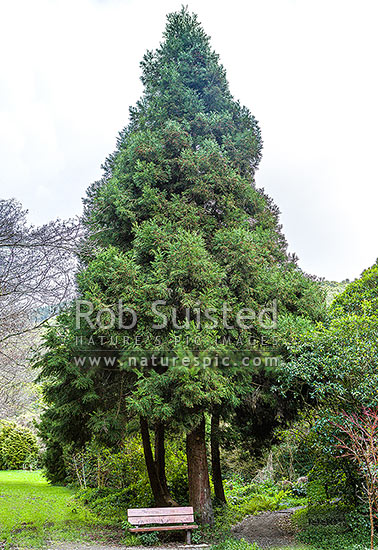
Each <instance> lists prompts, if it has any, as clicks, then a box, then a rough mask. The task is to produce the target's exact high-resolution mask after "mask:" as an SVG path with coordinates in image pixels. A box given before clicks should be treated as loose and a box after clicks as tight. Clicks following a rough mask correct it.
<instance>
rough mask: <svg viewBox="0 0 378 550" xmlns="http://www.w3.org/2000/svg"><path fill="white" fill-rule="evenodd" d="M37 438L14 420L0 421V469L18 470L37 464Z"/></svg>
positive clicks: (33, 466)
mask: <svg viewBox="0 0 378 550" xmlns="http://www.w3.org/2000/svg"><path fill="white" fill-rule="evenodd" d="M38 459H39V448H38V443H37V438H36V437H35V435H34V434H33V433H32V432H31V431H30V430H29V429H27V428H24V427H22V426H18V425H17V424H15V423H14V422H7V421H5V420H2V421H0V470H20V469H23V468H36V467H37V466H38Z"/></svg>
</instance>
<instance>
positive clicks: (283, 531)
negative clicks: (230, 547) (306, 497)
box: [232, 508, 298, 548]
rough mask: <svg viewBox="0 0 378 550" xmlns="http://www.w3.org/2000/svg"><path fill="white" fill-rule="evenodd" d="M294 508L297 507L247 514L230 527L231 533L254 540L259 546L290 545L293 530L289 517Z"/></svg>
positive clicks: (240, 537) (292, 540) (292, 539)
mask: <svg viewBox="0 0 378 550" xmlns="http://www.w3.org/2000/svg"><path fill="white" fill-rule="evenodd" d="M295 510H298V508H288V509H286V510H279V511H277V512H263V513H261V514H258V515H257V516H247V517H246V518H244V519H243V521H241V522H240V523H238V524H237V525H235V526H234V527H233V528H232V531H233V534H234V535H235V536H236V537H237V538H239V539H245V540H246V541H248V542H256V543H257V544H258V545H259V546H260V547H261V548H276V547H282V546H292V545H293V542H294V532H293V529H292V525H291V521H290V518H291V515H292V514H293V513H294V512H295Z"/></svg>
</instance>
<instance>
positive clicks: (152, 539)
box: [139, 531, 160, 546]
mask: <svg viewBox="0 0 378 550" xmlns="http://www.w3.org/2000/svg"><path fill="white" fill-rule="evenodd" d="M139 539H140V542H141V543H142V544H143V546H157V545H158V544H160V540H159V535H158V534H157V533H156V532H155V531H152V532H151V533H143V534H142V535H139Z"/></svg>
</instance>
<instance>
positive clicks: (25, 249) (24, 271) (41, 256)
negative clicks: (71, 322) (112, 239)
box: [0, 200, 81, 416]
mask: <svg viewBox="0 0 378 550" xmlns="http://www.w3.org/2000/svg"><path fill="white" fill-rule="evenodd" d="M80 233H81V229H80V223H79V222H78V221H77V220H69V221H60V220H56V221H52V222H50V223H48V224H46V225H43V226H40V227H34V226H30V225H28V224H27V221H26V212H25V211H24V210H23V209H22V207H21V205H20V204H19V203H18V202H17V201H15V200H0V415H2V416H4V414H5V413H4V410H7V411H9V410H10V409H11V408H12V407H11V404H12V395H15V396H16V395H20V391H21V385H22V384H23V387H22V391H24V389H25V383H27V381H28V378H29V377H30V375H28V376H27V375H26V372H27V369H26V365H25V360H26V358H27V355H28V351H29V349H30V345H31V343H32V341H35V339H36V337H37V336H36V335H37V334H38V327H40V326H41V324H42V323H44V322H45V321H46V319H47V318H49V317H51V316H52V315H54V314H55V313H56V311H57V310H58V309H59V307H60V306H61V305H62V304H63V303H64V302H66V301H69V300H70V299H71V298H72V297H73V295H74V289H75V285H74V276H75V264H76V255H75V252H76V251H77V247H78V244H79V241H80ZM21 383H22V384H21Z"/></svg>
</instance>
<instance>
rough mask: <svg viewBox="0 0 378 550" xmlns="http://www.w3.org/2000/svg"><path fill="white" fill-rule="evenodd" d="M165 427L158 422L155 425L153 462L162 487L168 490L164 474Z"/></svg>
mask: <svg viewBox="0 0 378 550" xmlns="http://www.w3.org/2000/svg"><path fill="white" fill-rule="evenodd" d="M164 435H165V428H164V425H163V424H161V423H159V424H156V426H155V464H156V471H157V475H158V478H159V481H160V485H161V486H162V489H163V490H165V491H167V492H168V484H167V478H166V475H165V444H164Z"/></svg>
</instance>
